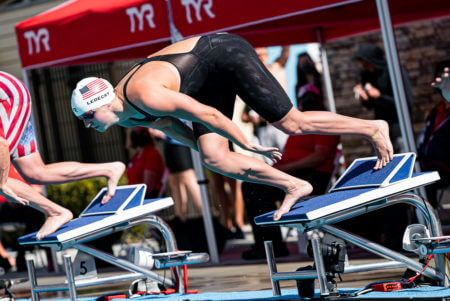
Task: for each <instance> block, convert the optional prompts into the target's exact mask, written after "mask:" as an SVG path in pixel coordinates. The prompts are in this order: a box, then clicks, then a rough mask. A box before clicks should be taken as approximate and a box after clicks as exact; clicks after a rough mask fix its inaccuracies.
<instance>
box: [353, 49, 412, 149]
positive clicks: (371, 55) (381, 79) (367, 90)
mask: <svg viewBox="0 0 450 301" xmlns="http://www.w3.org/2000/svg"><path fill="white" fill-rule="evenodd" d="M355 58H356V59H357V60H358V61H359V63H360V65H361V73H360V80H361V82H360V83H359V84H357V85H356V86H355V87H354V88H353V91H354V93H355V98H356V99H358V100H361V103H362V105H363V106H365V107H366V108H368V109H370V110H373V111H374V113H375V119H383V120H385V121H387V122H388V123H389V136H390V138H391V141H392V144H393V146H394V152H395V153H398V152H403V151H404V146H403V141H402V136H401V132H400V126H399V122H398V117H397V109H396V106H395V101H394V94H393V91H392V86H391V80H390V77H389V70H388V66H387V63H386V60H385V58H384V54H383V50H382V49H381V48H380V47H378V46H377V45H375V44H371V43H363V44H361V46H360V47H359V49H358V51H357V53H356V56H355ZM402 74H403V81H404V82H403V84H404V87H405V92H406V97H407V100H408V106H409V108H411V106H412V103H413V98H412V92H411V85H410V83H409V78H408V75H407V74H406V71H405V70H404V69H403V68H402Z"/></svg>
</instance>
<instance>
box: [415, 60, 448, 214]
mask: <svg viewBox="0 0 450 301" xmlns="http://www.w3.org/2000/svg"><path fill="white" fill-rule="evenodd" d="M446 66H450V61H445V62H443V63H441V64H439V65H438V66H437V68H436V72H435V78H436V79H435V81H434V82H433V84H432V85H433V87H435V88H436V89H437V90H438V91H439V94H440V95H441V100H440V101H439V103H438V104H437V105H436V106H435V107H434V108H433V109H432V110H431V111H430V112H429V113H428V116H427V120H426V124H425V127H424V129H423V133H422V135H421V141H419V143H418V145H419V147H418V155H419V156H418V157H419V162H420V166H421V168H422V170H423V171H434V170H435V171H438V172H439V175H440V177H441V179H440V180H439V181H438V182H436V183H433V184H431V185H428V186H426V187H425V189H426V192H427V197H428V201H429V202H430V204H431V205H432V206H433V207H434V208H436V209H437V208H438V207H439V199H438V190H440V189H445V188H446V187H449V185H450V156H449V152H450V114H449V113H450V94H449V92H450V80H449V74H448V73H449V69H448V68H444V67H446ZM445 96H446V97H447V98H445Z"/></svg>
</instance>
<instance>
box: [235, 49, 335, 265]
mask: <svg viewBox="0 0 450 301" xmlns="http://www.w3.org/2000/svg"><path fill="white" fill-rule="evenodd" d="M303 56H304V55H303ZM318 77H320V75H319V73H318V72H317V71H316V69H315V67H314V64H313V63H312V61H311V62H302V63H301V64H299V68H298V78H299V79H302V84H300V85H298V95H297V99H298V101H299V103H298V107H299V109H301V110H302V111H311V110H313V111H318V110H325V109H324V107H323V104H322V96H321V94H320V92H319V88H318V87H317V86H316V85H315V84H314V82H316V83H319V84H320V78H318ZM304 79H309V80H304ZM339 140H340V139H339V136H329V135H302V136H289V138H288V140H287V142H286V145H285V148H284V152H283V157H282V159H281V161H280V162H278V163H276V164H275V165H274V167H275V168H277V169H280V170H282V171H284V172H286V173H288V174H290V175H293V176H295V177H299V178H302V179H305V180H306V181H308V182H310V183H311V185H312V187H313V191H312V194H313V195H319V194H323V193H325V192H326V188H327V186H328V183H329V182H330V179H331V174H332V172H333V169H334V164H333V163H334V161H335V160H334V159H335V156H336V151H337V146H338V144H339ZM242 190H243V195H244V200H245V206H246V208H247V215H248V218H249V221H250V223H251V226H252V230H253V234H254V237H255V244H254V245H253V246H252V247H251V249H250V250H247V251H244V252H243V253H242V258H243V259H247V260H248V259H261V258H265V251H264V241H265V240H271V241H272V243H273V246H274V252H275V256H286V255H288V254H289V251H288V249H287V247H286V244H285V243H284V242H283V240H282V237H281V232H280V229H279V228H278V227H258V226H256V225H255V223H254V218H255V216H258V215H260V214H263V213H266V212H269V211H272V210H275V209H276V202H277V201H281V200H283V198H284V193H283V191H282V190H280V189H278V188H275V187H272V186H267V185H261V184H255V183H250V182H244V183H243V185H242Z"/></svg>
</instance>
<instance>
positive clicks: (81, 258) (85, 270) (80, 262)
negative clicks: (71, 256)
mask: <svg viewBox="0 0 450 301" xmlns="http://www.w3.org/2000/svg"><path fill="white" fill-rule="evenodd" d="M73 276H74V277H75V280H82V279H90V278H96V277H97V268H96V267H95V259H94V257H93V256H91V255H88V254H86V253H83V252H80V251H78V253H77V256H75V260H74V262H73Z"/></svg>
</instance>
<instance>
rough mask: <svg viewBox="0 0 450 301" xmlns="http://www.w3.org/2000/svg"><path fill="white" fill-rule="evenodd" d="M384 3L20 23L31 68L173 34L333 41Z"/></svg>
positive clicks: (405, 16)
mask: <svg viewBox="0 0 450 301" xmlns="http://www.w3.org/2000/svg"><path fill="white" fill-rule="evenodd" d="M375 1H376V2H375ZM382 1H385V0H315V1H299V0H283V1H274V0H246V1H242V0H227V1H224V0H222V1H219V0H146V1H144V0H116V1H108V0H96V1H91V0H71V1H68V2H67V3H65V4H63V5H61V6H59V7H56V8H54V9H52V10H49V11H47V12H44V13H42V14H39V15H37V16H35V17H32V18H29V19H27V20H25V21H23V22H20V23H19V24H17V25H16V35H17V41H18V46H19V52H20V58H21V62H22V67H23V68H24V69H25V70H26V69H36V68H42V67H51V66H56V65H73V64H80V63H90V62H91V63H93V62H102V61H113V60H119V59H131V58H139V57H145V56H147V55H148V54H150V53H151V52H152V51H155V50H156V49H158V48H161V47H162V46H164V45H167V44H169V43H170V41H171V40H172V41H174V40H178V39H181V38H183V37H189V36H193V35H199V34H204V33H211V32H221V31H228V32H234V33H237V34H239V35H241V36H243V37H245V38H246V39H248V40H249V41H250V42H251V43H252V44H253V45H254V46H269V45H284V44H294V43H306V42H317V38H318V36H317V31H318V29H319V30H320V33H321V35H320V38H321V42H326V41H329V40H333V39H338V38H342V37H346V36H350V35H355V34H358V33H362V32H367V31H372V30H377V29H379V28H380V19H379V18H380V15H383V14H386V13H385V12H383V11H381V13H380V6H381V5H380V2H382ZM389 4H390V13H391V16H392V23H393V24H395V25H397V24H402V23H405V22H412V21H417V20H421V19H426V18H436V17H440V16H447V15H450V1H448V0H427V1H421V0H410V1H402V0H391V1H389ZM377 11H378V13H377ZM383 26H384V25H383V24H382V26H381V27H382V28H383ZM383 31H386V30H385V28H383ZM385 44H386V43H385ZM397 64H398V60H397ZM394 65H395V64H394ZM25 80H26V76H25ZM393 86H394V87H395V86H397V85H396V83H394V84H393ZM394 93H397V92H396V91H394ZM194 161H195V160H194ZM195 163H196V169H199V166H200V164H199V163H198V162H195ZM203 207H207V206H203ZM205 223H206V222H205ZM206 228H207V229H206V231H207V236H208V227H206ZM210 233H212V232H210ZM212 235H214V234H212ZM212 237H214V236H212ZM210 240H211V239H210V236H208V243H209V241H210ZM209 246H211V245H209ZM210 255H211V258H212V260H213V262H214V261H216V262H217V253H216V254H214V252H211V248H210Z"/></svg>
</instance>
